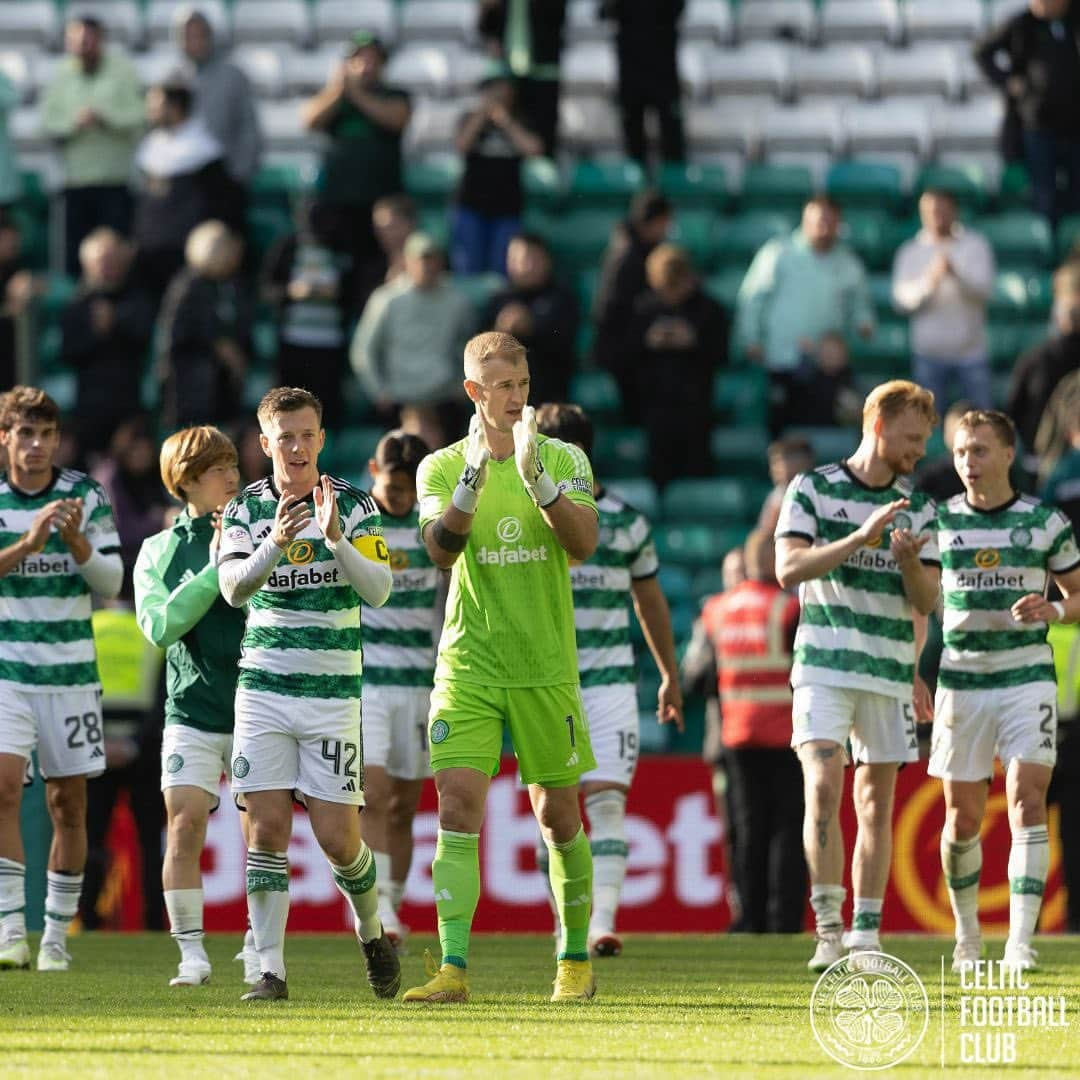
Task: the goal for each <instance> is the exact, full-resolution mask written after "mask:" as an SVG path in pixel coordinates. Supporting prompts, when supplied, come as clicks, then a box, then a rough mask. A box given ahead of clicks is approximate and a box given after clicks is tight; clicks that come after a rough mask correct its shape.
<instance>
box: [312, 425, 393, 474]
mask: <svg viewBox="0 0 1080 1080" xmlns="http://www.w3.org/2000/svg"><path fill="white" fill-rule="evenodd" d="M385 431H386V428H385V427H382V426H380V425H374V426H367V427H351V428H342V429H341V430H340V431H338V432H336V433H335V434H334V436H333V438H330V437H329V436H328V437H327V443H328V445H327V447H326V449H325V450H324V451H323V453H324V455H325V456H326V458H327V462H328V464H327V467H328V468H329V469H330V471H332V472H337V473H339V474H341V475H344V476H346V477H350V476H357V475H359V474H362V473H366V472H367V463H368V459H369V458H370V457H371V455H372V454H373V453H374V452H375V447H376V446H377V445H378V442H379V440H380V439H381V438H382V437H383V435H384V434H385Z"/></svg>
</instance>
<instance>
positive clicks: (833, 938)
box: [806, 930, 844, 971]
mask: <svg viewBox="0 0 1080 1080" xmlns="http://www.w3.org/2000/svg"><path fill="white" fill-rule="evenodd" d="M843 938H844V932H843V931H842V930H824V931H819V932H818V934H817V937H816V940H817V948H816V949H815V950H814V955H813V956H812V957H811V958H810V962H809V963H808V964H807V965H806V967H807V969H808V970H810V971H825V970H826V968H830V967H832V965H833V964H835V963H836V961H837V960H839V959H841V957H843V955H844V941H843Z"/></svg>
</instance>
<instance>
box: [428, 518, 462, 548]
mask: <svg viewBox="0 0 1080 1080" xmlns="http://www.w3.org/2000/svg"><path fill="white" fill-rule="evenodd" d="M429 530H430V534H431V538H432V540H434V541H435V543H436V544H438V545H439V547H441V548H442V549H443V551H445V552H447V553H449V554H452V555H460V554H461V552H463V551H464V550H465V545H466V544H467V543H468V542H469V534H468V533H467V532H464V533H460V532H456V531H454V530H453V529H449V528H447V527H446V526H445V525H444V524H443V521H442V518H438V519H436V520H435V521H433V522H432V523H431V525H430V526H429Z"/></svg>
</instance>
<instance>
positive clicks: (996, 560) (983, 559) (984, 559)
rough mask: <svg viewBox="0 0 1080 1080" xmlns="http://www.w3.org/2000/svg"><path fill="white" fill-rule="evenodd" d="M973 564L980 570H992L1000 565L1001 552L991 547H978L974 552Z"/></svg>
mask: <svg viewBox="0 0 1080 1080" xmlns="http://www.w3.org/2000/svg"><path fill="white" fill-rule="evenodd" d="M975 565H976V566H977V567H978V568H979V569H980V570H993V569H994V568H995V567H997V566H1000V565H1001V553H1000V552H998V551H995V550H994V549H993V548H979V550H978V551H976V552H975Z"/></svg>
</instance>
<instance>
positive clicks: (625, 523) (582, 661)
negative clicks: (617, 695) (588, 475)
mask: <svg viewBox="0 0 1080 1080" xmlns="http://www.w3.org/2000/svg"><path fill="white" fill-rule="evenodd" d="M596 508H597V510H599V511H600V541H599V543H598V544H597V546H596V551H595V552H593V555H592V558H590V559H589V561H588V562H585V563H582V564H580V565H577V566H571V567H570V586H571V588H572V589H573V592H574V629H575V630H576V632H577V650H578V669H579V670H580V672H581V687H582V689H587V688H588V687H592V686H615V685H619V684H622V683H630V684H631V685H635V684H636V683H637V669H636V668H635V666H634V649H633V646H632V645H631V644H630V602H631V598H630V586H631V584H632V583H633V582H634V581H640V580H641V579H643V578H650V577H653V576H655V574H656V573H657V571H658V570H659V569H660V561H659V559H658V558H657V556H656V545H655V544H654V543H653V539H652V530H651V529H650V528H649V522H648V521H647V519H646V518H645V516H644V515H643V514H640V513H638V511H637V510H635V509H634V508H633V507H632V506H628V505H627V504H626V503H625V502H623V500H622V499H620V498H619V497H618V496H617V495H613V494H611V492H607V491H605V492H603V493H602V494H601V495H599V496H598V497H597V500H596Z"/></svg>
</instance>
